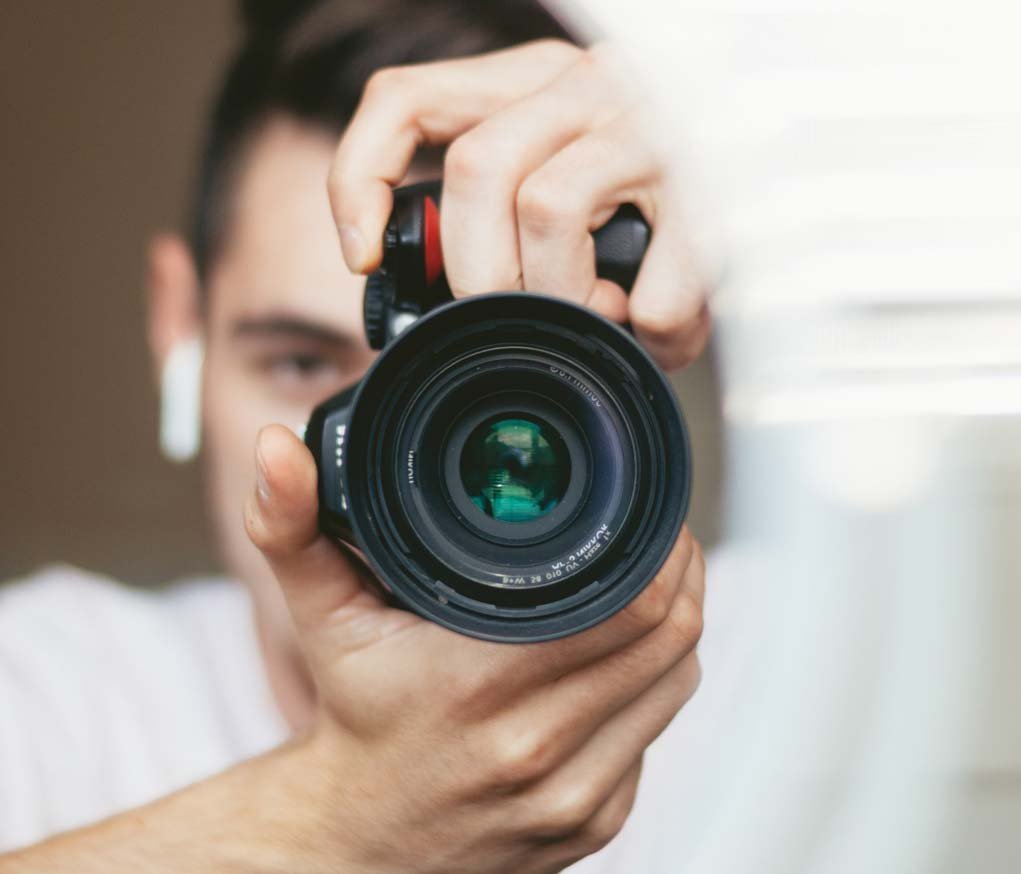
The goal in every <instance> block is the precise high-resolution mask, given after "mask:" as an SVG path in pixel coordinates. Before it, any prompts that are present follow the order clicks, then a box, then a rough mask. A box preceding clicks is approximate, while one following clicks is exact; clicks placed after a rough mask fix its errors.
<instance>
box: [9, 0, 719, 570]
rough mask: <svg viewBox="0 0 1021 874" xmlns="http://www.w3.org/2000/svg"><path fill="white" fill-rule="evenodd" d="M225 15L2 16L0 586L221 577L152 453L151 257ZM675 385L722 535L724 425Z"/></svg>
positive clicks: (174, 207) (701, 383)
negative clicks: (49, 572)
mask: <svg viewBox="0 0 1021 874" xmlns="http://www.w3.org/2000/svg"><path fill="white" fill-rule="evenodd" d="M236 36H237V34H236V31H235V28H234V6H233V4H232V3H229V2H227V0H217V2H198V0H187V2H183V0H179V2H175V3H166V4H163V3H160V4H157V3H155V2H141V0H93V2H87V3H86V2H74V0H4V2H3V4H2V5H0V65H2V67H0V68H2V72H3V75H2V76H0V106H2V117H3V131H4V132H3V137H2V139H0V191H2V193H3V201H2V207H0V271H2V272H0V276H2V281H3V286H2V288H3V292H2V302H3V307H2V310H0V426H2V427H0V579H5V578H8V577H10V576H11V575H13V574H17V573H21V572H24V571H26V570H30V569H31V568H33V567H34V566H36V565H38V564H40V563H44V562H50V561H58V560H59V561H70V562H73V563H76V564H80V565H84V566H86V567H90V568H94V569H97V570H101V571H105V572H108V573H111V574H113V575H115V576H117V577H119V578H123V579H127V580H131V581H136V582H151V581H157V580H164V579H168V578H171V577H174V576H177V575H179V574H184V573H188V572H192V571H196V570H199V569H203V568H208V567H210V566H212V564H213V557H212V552H211V549H210V545H209V543H208V541H207V538H206V536H205V525H204V520H203V518H202V514H201V495H200V491H199V479H198V471H197V470H196V469H195V467H194V466H190V467H185V468H179V467H175V466H172V465H169V464H167V463H166V462H164V461H162V460H161V459H160V457H159V455H158V453H157V451H156V448H155V446H156V438H155V412H156V395H155V392H154V390H153V380H152V374H151V370H150V367H149V360H148V357H147V351H146V345H145V330H144V304H145V300H144V294H143V253H144V247H145V242H146V239H147V237H148V236H149V234H151V233H152V232H153V231H156V230H159V229H163V228H167V227H180V224H181V217H182V216H183V214H184V211H185V209H186V206H187V202H188V192H189V185H190V182H191V179H192V171H193V165H194V157H195V152H196V149H197V144H198V141H199V136H200V128H201V124H202V121H203V116H204V111H205V108H206V105H207V101H208V100H209V97H210V94H211V91H212V89H213V87H214V83H215V81H216V77H217V74H218V71H219V70H220V69H221V67H222V65H223V63H224V62H225V60H226V58H227V57H228V56H229V53H230V51H231V48H232V46H233V44H234V41H235V39H236ZM711 376H712V375H711V372H710V368H709V366H708V364H706V363H703V364H701V365H700V366H698V367H696V368H695V369H694V370H693V371H692V372H691V373H689V374H687V375H685V376H684V377H683V378H682V381H681V383H680V388H681V392H682V399H684V400H685V402H686V405H687V408H688V413H689V419H690V420H691V424H692V431H693V437H694V441H695V445H696V451H697V453H698V458H699V469H698V470H697V471H696V478H697V483H698V488H697V491H696V502H695V508H694V511H693V516H692V522H693V525H694V527H695V529H696V531H698V532H700V533H701V534H702V535H703V537H705V538H707V539H712V537H713V536H714V535H715V531H716V525H715V508H716V488H715V483H716V480H717V479H718V470H719V455H718V451H717V450H718V422H717V417H716V415H715V412H714V402H713V398H714V394H713V383H712V379H711Z"/></svg>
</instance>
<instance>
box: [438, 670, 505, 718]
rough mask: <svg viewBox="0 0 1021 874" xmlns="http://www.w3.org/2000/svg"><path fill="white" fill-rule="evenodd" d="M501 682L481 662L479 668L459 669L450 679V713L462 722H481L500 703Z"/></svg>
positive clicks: (447, 687)
mask: <svg viewBox="0 0 1021 874" xmlns="http://www.w3.org/2000/svg"><path fill="white" fill-rule="evenodd" d="M498 688H499V683H497V682H494V681H493V677H492V672H491V671H490V670H489V669H488V668H487V667H486V666H485V665H484V664H479V665H478V666H477V670H470V671H459V672H457V673H456V674H455V675H453V676H452V677H450V678H449V679H448V682H447V684H446V692H445V694H446V697H447V700H448V701H449V702H450V707H449V709H450V715H451V717H452V718H454V719H456V720H457V721H460V722H469V723H470V722H480V721H482V720H483V719H485V718H486V717H487V716H489V715H490V714H491V713H492V712H493V710H494V709H495V708H496V706H497V703H498V698H497V691H496V690H497V689H498Z"/></svg>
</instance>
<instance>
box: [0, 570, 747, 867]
mask: <svg viewBox="0 0 1021 874" xmlns="http://www.w3.org/2000/svg"><path fill="white" fill-rule="evenodd" d="M719 595H720V596H721V597H718V596H717V593H716V592H714V593H713V596H712V597H711V598H710V600H709V602H708V604H707V631H706V635H705V637H704V638H703V643H702V645H701V648H700V652H701V658H702V662H703V667H704V679H703V684H702V688H701V689H700V691H699V693H698V694H697V695H696V697H695V699H694V700H693V701H692V702H691V703H690V704H689V705H688V706H687V707H686V708H685V709H684V710H683V711H682V713H681V715H680V716H679V717H678V718H676V719H675V720H674V722H673V723H672V724H671V726H670V727H669V728H668V729H667V731H666V732H665V733H664V734H663V735H662V736H661V737H660V738H659V739H658V740H657V741H656V742H655V743H654V744H653V745H652V747H650V748H649V750H648V752H647V754H646V757H645V766H644V769H643V777H642V783H641V786H640V790H639V795H638V799H637V801H636V804H635V808H634V810H633V812H632V815H631V817H630V818H629V820H628V823H627V824H626V825H625V827H624V829H623V831H622V832H621V833H620V834H619V835H618V836H617V838H616V839H615V840H614V841H613V842H611V843H610V844H609V845H608V846H607V847H606V848H604V849H603V850H602V851H601V852H599V853H597V854H595V855H593V856H590V857H588V858H587V859H583V860H582V861H581V862H579V863H577V864H576V865H574V866H572V867H571V869H570V871H571V872H572V874H611V872H613V874H617V872H639V871H640V872H642V874H676V872H677V871H678V870H679V868H678V863H679V862H680V861H681V860H682V859H683V858H684V857H685V855H686V854H687V852H688V851H689V850H690V849H691V847H690V846H686V843H687V842H689V841H695V840H696V839H697V836H698V834H699V832H700V811H701V810H704V809H705V807H706V804H705V802H706V800H707V797H706V793H710V794H711V793H712V790H713V780H712V774H713V767H714V765H713V763H714V744H713V742H712V739H713V736H714V734H716V733H717V731H718V727H717V726H716V725H715V719H714V718H713V717H712V715H711V714H712V713H713V710H714V707H715V705H714V703H713V702H714V700H716V701H717V702H718V701H719V700H721V694H722V695H723V697H726V693H727V677H726V675H725V672H724V673H721V672H720V671H718V670H717V669H718V667H719V665H718V664H717V662H718V661H719V662H721V663H722V662H723V661H731V659H732V658H733V657H736V656H738V655H739V653H737V652H736V651H735V648H734V644H735V643H738V642H739V641H740V640H742V639H743V640H744V644H743V645H744V646H747V645H748V640H749V639H750V638H749V636H748V635H742V634H740V633H735V632H739V629H733V628H732V629H730V630H728V629H726V628H723V627H717V626H716V624H715V623H714V621H713V620H714V618H715V615H716V614H718V613H719V610H718V607H720V606H722V605H723V602H724V601H725V600H726V598H725V597H722V595H723V593H719ZM726 653H729V656H728V657H727V658H726V659H722V658H721V659H719V660H718V658H717V657H718V656H721V655H724V654H726ZM714 689H715V690H716V691H714ZM716 709H718V707H716ZM287 734H288V729H287V726H286V724H285V722H284V720H283V718H282V717H281V715H280V713H279V712H278V710H277V708H276V705H275V703H274V700H273V697H272V694H271V691H270V689H269V686H268V683H267V680H266V675H265V670H264V667H263V662H262V657H261V653H260V651H259V647H258V642H257V639H256V635H255V630H254V624H253V621H252V608H251V602H250V600H249V598H248V595H247V592H246V590H245V589H244V588H243V587H242V586H240V585H238V584H236V583H232V582H229V581H227V580H222V579H204V580H194V581H189V582H185V583H180V584H177V585H175V586H172V587H168V588H165V589H162V590H158V591H139V590H135V589H131V588H128V587H126V586H123V585H121V584H119V583H116V582H114V581H112V580H108V579H105V578H102V577H98V576H95V575H90V574H87V573H85V572H83V571H80V570H77V569H75V568H71V567H67V566H54V567H50V568H47V569H45V570H43V571H42V572H40V573H38V574H36V575H35V576H33V577H30V578H27V579H25V580H21V581H16V582H14V583H11V584H8V585H6V586H4V587H3V588H0V851H3V850H7V849H12V848H14V847H17V846H23V845H26V844H32V843H35V842H37V841H39V840H41V839H43V838H44V837H46V836H48V835H52V834H55V833H57V832H60V831H65V830H67V829H71V828H74V827H76V826H80V825H84V824H87V823H90V822H94V821H96V820H99V819H102V818H104V817H107V816H109V815H112V814H114V813H117V812H119V811H123V810H127V809H130V808H132V807H137V806H139V805H141V804H143V803H145V802H147V801H150V800H152V799H155V798H157V797H159V796H161V795H165V794H167V793H169V792H171V791H173V790H175V789H178V788H181V787H183V786H186V785H188V784H190V783H193V782H195V781H197V780H199V779H201V778H203V777H207V776H209V775H212V774H215V773H217V772H219V771H222V770H223V769H225V768H227V767H228V766H230V765H232V764H234V763H236V762H238V761H241V760H243V759H245V758H248V757H250V756H253V755H255V754H257V753H260V752H263V751H265V750H268V749H270V748H272V747H274V746H276V745H277V744H279V743H280V742H282V741H283V740H284V739H285V738H286V737H287Z"/></svg>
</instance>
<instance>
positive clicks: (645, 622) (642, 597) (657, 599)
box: [625, 572, 672, 628]
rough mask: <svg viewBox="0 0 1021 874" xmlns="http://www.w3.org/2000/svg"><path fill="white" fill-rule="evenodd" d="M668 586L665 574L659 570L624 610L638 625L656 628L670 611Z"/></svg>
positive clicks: (670, 598)
mask: <svg viewBox="0 0 1021 874" xmlns="http://www.w3.org/2000/svg"><path fill="white" fill-rule="evenodd" d="M670 588H671V587H670V584H669V579H668V577H667V575H666V574H665V573H663V572H660V573H658V574H656V576H655V577H653V578H652V582H650V583H649V584H648V585H647V586H646V587H645V589H644V590H643V591H642V592H641V594H639V596H638V597H637V598H635V599H634V600H633V601H632V602H631V603H630V604H628V605H627V607H626V608H625V610H626V611H627V612H628V613H629V614H630V616H631V618H633V619H634V620H635V621H636V622H637V623H638V625H639V626H640V627H642V628H656V627H658V626H659V625H661V624H662V623H663V622H664V621H665V620H666V618H667V616H668V615H669V613H670V607H671V600H672V597H671V591H670Z"/></svg>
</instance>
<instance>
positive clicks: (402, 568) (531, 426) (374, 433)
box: [306, 293, 691, 641]
mask: <svg viewBox="0 0 1021 874" xmlns="http://www.w3.org/2000/svg"><path fill="white" fill-rule="evenodd" d="M306 442H307V443H308V445H309V446H310V448H311V449H312V451H313V453H314V454H315V456H316V459H317V463H318V465H319V499H320V516H321V524H322V526H323V528H324V530H326V531H328V532H330V533H332V534H333V535H334V536H336V537H338V538H340V539H343V540H345V541H347V542H348V543H350V544H351V545H353V546H355V547H356V548H358V549H359V550H360V551H361V553H362V554H363V555H364V556H365V558H366V560H367V561H368V562H369V564H370V565H371V567H372V569H373V570H374V571H375V572H376V574H377V575H378V577H379V579H380V581H381V582H382V584H383V585H384V587H385V588H386V589H387V591H388V592H389V593H390V595H391V596H392V597H393V598H394V599H396V601H397V602H398V603H400V604H401V605H403V606H405V607H407V608H409V609H411V610H414V611H415V612H417V613H419V614H420V615H422V616H425V617H427V618H429V619H431V620H433V621H435V622H438V623H440V624H442V625H445V626H447V627H449V628H452V629H455V630H457V631H460V632H462V633H465V634H469V635H472V636H475V637H480V638H485V639H489V640H500V641H538V640H546V639H551V638H556V637H562V636H565V635H568V634H572V633H574V632H577V631H581V630H582V629H584V628H587V627H589V626H591V625H594V624H595V623H597V622H600V621H602V620H603V619H605V618H607V617H609V616H610V615H612V614H613V613H615V612H616V611H618V610H620V609H621V608H622V607H624V606H625V605H626V604H627V603H628V602H629V601H630V600H631V599H632V598H634V597H635V596H636V595H637V594H638V593H639V592H640V591H641V590H642V589H643V588H644V587H645V586H646V585H647V584H648V582H649V581H650V580H651V579H652V577H653V576H654V575H655V573H656V572H657V571H658V570H659V568H660V567H661V566H662V564H663V562H664V561H665V559H666V556H667V555H668V553H669V551H670V549H671V547H672V546H673V543H674V541H675V540H676V538H677V535H678V533H679V530H680V527H681V524H682V522H683V520H684V517H685V514H686V512H687V507H688V500H689V495H690V491H691V463H690V448H689V442H688V437H687V433H686V429H685V425H684V420H683V417H682V414H681V411H680V408H679V406H678V404H677V400H676V398H675V396H674V394H673V390H672V388H671V387H670V384H669V383H668V381H667V380H666V378H665V376H664V375H663V374H662V373H661V372H660V370H659V369H658V368H657V367H656V366H655V364H654V363H653V362H652V361H651V360H650V359H649V358H648V356H647V355H646V353H645V352H644V351H643V350H642V349H641V347H640V346H639V345H638V344H637V343H636V342H635V341H634V339H633V338H632V337H631V336H630V335H629V334H627V333H626V332H625V331H623V330H621V329H620V328H618V327H617V326H616V325H613V324H611V323H610V322H608V321H606V320H605V319H603V318H601V317H599V316H598V315H596V314H594V313H592V312H591V311H589V310H586V309H584V308H582V307H579V306H575V305H574V304H571V303H568V302H566V301H563V300H560V299H556V298H551V297H546V296H543V295H538V294H530V293H498V294H487V295H479V296H475V297H471V298H468V299H465V300H461V301H457V302H453V303H449V304H446V305H444V306H441V307H439V308H437V309H435V310H433V311H432V312H430V313H428V314H427V315H426V316H424V317H422V318H421V319H419V320H418V321H417V322H415V323H414V324H412V325H411V326H410V327H409V328H407V330H405V331H404V332H403V333H402V334H400V336H399V337H397V339H396V340H394V341H392V342H391V343H390V345H389V346H387V348H386V349H385V351H384V352H383V353H382V354H381V355H380V356H379V358H378V359H377V360H376V362H375V363H374V364H373V366H372V367H371V368H370V370H369V372H368V373H367V374H366V376H365V378H364V379H363V380H362V381H361V383H359V384H358V385H357V386H355V387H353V388H352V389H350V390H348V391H346V392H343V393H341V394H340V395H337V396H335V397H334V398H331V399H330V400H329V401H327V402H325V403H324V404H322V405H320V406H319V407H318V408H317V409H316V411H315V412H314V413H313V415H312V418H311V420H310V422H309V427H308V429H307V431H306Z"/></svg>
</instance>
